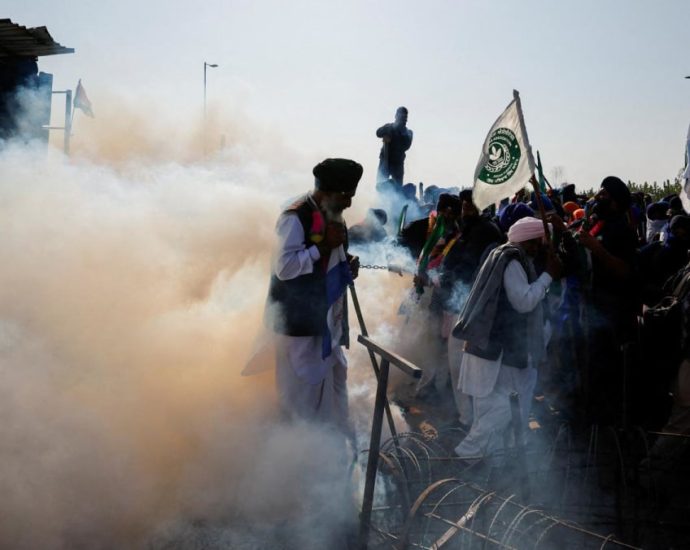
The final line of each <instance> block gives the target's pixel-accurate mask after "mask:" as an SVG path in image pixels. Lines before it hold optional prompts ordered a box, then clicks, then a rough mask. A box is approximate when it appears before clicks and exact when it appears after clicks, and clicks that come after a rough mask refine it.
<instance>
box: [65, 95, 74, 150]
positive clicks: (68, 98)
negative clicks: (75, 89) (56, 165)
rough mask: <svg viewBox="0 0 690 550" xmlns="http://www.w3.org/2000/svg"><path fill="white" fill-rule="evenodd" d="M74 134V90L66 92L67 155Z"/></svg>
mask: <svg viewBox="0 0 690 550" xmlns="http://www.w3.org/2000/svg"><path fill="white" fill-rule="evenodd" d="M71 136H72V90H67V91H66V92H65V140H64V150H65V155H67V156H69V145H70V143H69V142H70V138H71Z"/></svg>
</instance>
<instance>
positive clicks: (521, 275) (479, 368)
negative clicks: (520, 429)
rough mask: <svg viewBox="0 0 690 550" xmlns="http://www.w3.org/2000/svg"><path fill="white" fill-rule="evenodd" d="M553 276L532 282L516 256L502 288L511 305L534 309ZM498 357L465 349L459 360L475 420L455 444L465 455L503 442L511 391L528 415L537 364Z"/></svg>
mask: <svg viewBox="0 0 690 550" xmlns="http://www.w3.org/2000/svg"><path fill="white" fill-rule="evenodd" d="M551 281H552V279H551V276H550V275H549V274H548V273H542V274H541V275H540V276H539V277H538V278H537V280H536V281H534V282H533V283H532V284H530V283H529V282H528V279H527V273H525V270H524V268H523V267H522V265H520V262H518V261H517V260H512V261H510V262H509V263H508V265H507V266H506V270H505V272H504V273H503V288H504V289H505V291H506V296H507V298H508V301H509V302H510V305H511V306H512V307H513V308H514V309H515V311H517V312H518V313H529V312H531V311H533V310H534V308H536V307H537V306H539V304H540V303H541V301H542V300H543V299H544V297H545V296H546V291H547V290H548V288H549V285H550V284H551ZM501 359H502V358H501V357H499V358H498V359H497V360H495V361H491V360H488V359H482V358H481V357H477V356H476V355H472V354H470V353H466V352H465V353H463V354H462V360H461V363H460V373H459V379H458V390H459V391H460V392H462V393H464V394H468V395H470V396H472V398H473V399H472V409H473V421H472V428H471V429H470V433H469V434H468V435H467V437H466V438H465V439H463V440H462V442H461V443H460V445H458V446H457V447H456V448H455V453H456V454H457V455H459V456H464V457H481V456H485V455H487V454H490V453H492V452H494V451H495V450H497V449H498V448H499V447H500V446H501V445H502V442H503V432H504V431H505V429H506V428H507V427H508V425H509V424H510V419H511V416H510V400H509V395H510V394H511V393H512V392H517V393H518V394H519V397H520V410H521V415H522V420H523V424H524V422H525V421H526V420H527V418H528V415H529V409H530V405H531V401H532V393H533V391H534V386H535V384H536V381H537V371H536V368H534V367H535V366H536V365H532V364H531V358H528V364H529V366H528V367H527V368H525V369H518V368H515V367H512V366H510V365H505V364H502V361H501Z"/></svg>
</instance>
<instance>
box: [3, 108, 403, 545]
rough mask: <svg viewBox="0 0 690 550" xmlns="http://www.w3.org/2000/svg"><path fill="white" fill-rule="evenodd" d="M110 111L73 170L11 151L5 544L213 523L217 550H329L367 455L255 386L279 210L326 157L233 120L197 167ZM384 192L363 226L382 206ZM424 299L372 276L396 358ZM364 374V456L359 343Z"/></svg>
mask: <svg viewBox="0 0 690 550" xmlns="http://www.w3.org/2000/svg"><path fill="white" fill-rule="evenodd" d="M103 105H104V107H103V108H99V119H97V120H96V121H91V120H88V121H85V122H82V120H84V119H81V120H80V121H79V124H80V126H78V127H77V128H76V129H75V133H76V136H75V139H74V141H73V147H72V150H73V156H72V158H70V159H66V158H64V157H62V155H59V154H57V153H56V152H55V151H52V152H50V153H49V154H47V155H46V153H45V151H42V150H40V149H39V148H33V147H32V146H26V145H17V144H6V146H5V147H4V148H3V149H2V150H0V166H2V178H0V193H1V200H0V216H1V219H2V220H3V224H2V226H3V232H2V238H1V239H0V258H1V259H2V265H3V269H2V270H1V271H0V308H1V309H0V358H1V359H2V361H1V363H0V369H1V370H0V375H1V376H2V384H0V391H1V392H2V394H3V395H2V397H3V398H2V400H1V401H0V402H2V408H1V409H0V410H1V411H2V412H1V415H2V417H1V421H0V426H1V428H0V430H1V441H2V443H3V445H2V450H0V469H1V471H2V472H3V475H2V478H1V480H0V488H1V489H2V494H3V499H2V501H1V502H0V514H1V515H2V517H3V518H4V521H3V522H2V523H1V524H0V546H2V547H12V548H58V549H60V548H75V547H81V546H84V547H89V548H113V547H137V546H147V545H148V546H149V547H154V548H155V547H180V548H182V547H189V546H190V545H191V542H190V541H193V540H195V537H198V536H199V535H198V533H197V530H198V525H199V523H198V522H199V521H202V522H207V523H206V524H204V525H205V527H204V535H203V536H204V537H205V539H204V540H207V541H208V540H211V539H212V541H213V544H217V545H218V547H229V546H230V547H237V548H255V547H256V548H258V547H267V545H268V546H270V547H274V548H280V547H286V548H290V547H299V548H310V547H313V548H323V547H326V546H327V545H329V544H330V543H327V542H326V541H327V540H329V537H333V536H335V535H334V533H335V534H336V535H337V533H338V526H339V525H343V524H344V523H346V522H347V521H349V520H350V519H351V518H352V517H353V516H354V513H353V509H352V506H351V503H352V497H353V495H352V494H351V485H349V484H348V483H347V480H345V479H341V477H342V476H340V475H339V472H342V471H345V470H346V469H347V465H348V462H349V461H351V459H352V456H351V454H348V453H347V452H346V451H345V450H344V449H343V447H342V441H340V440H339V439H338V438H337V437H334V436H333V435H332V434H329V433H327V432H326V433H319V432H320V430H317V429H316V428H314V427H307V426H301V425H294V426H290V427H287V426H285V425H283V424H280V423H277V422H276V417H277V414H276V410H275V403H276V399H275V396H274V389H273V373H272V371H268V372H266V373H264V374H261V375H257V376H254V377H248V378H246V377H241V376H240V371H241V369H242V367H243V366H244V364H245V362H246V361H247V359H248V357H249V356H250V354H251V352H252V341H253V339H254V337H255V335H256V334H257V333H259V329H260V326H261V325H262V315H263V304H264V300H265V296H266V290H267V282H268V276H269V266H270V253H271V249H272V246H273V244H274V239H275V236H274V223H275V219H276V217H277V215H278V213H279V209H280V205H281V204H283V203H285V202H286V200H287V199H288V198H289V197H291V196H295V195H297V194H299V193H301V192H304V191H306V190H308V189H309V188H310V187H311V185H312V183H313V179H312V178H311V167H312V166H313V165H314V164H316V162H318V161H320V160H322V158H323V156H329V155H328V154H327V155H320V154H319V156H315V155H305V154H303V153H300V152H295V151H291V150H290V149H289V148H288V147H286V146H285V145H284V144H282V142H281V140H280V138H275V137H271V134H270V133H269V132H267V133H265V135H264V134H261V129H258V130H257V128H256V127H253V126H251V124H250V123H249V122H248V121H247V120H243V119H242V117H237V118H235V119H233V118H232V117H231V116H229V117H226V118H224V117H221V116H220V115H218V116H216V117H215V119H216V120H217V121H220V122H217V124H218V125H219V126H222V125H223V124H225V125H226V126H228V127H230V128H231V130H230V131H228V132H227V133H228V136H229V137H230V139H229V140H227V141H226V144H227V148H226V149H224V150H223V151H219V152H216V153H214V154H213V155H212V156H211V157H210V159H209V161H208V162H206V163H203V164H202V163H197V162H195V160H198V159H200V158H201V153H202V149H200V148H199V147H198V146H197V145H195V144H196V143H198V142H199V141H200V135H201V132H200V131H199V130H198V129H195V127H194V125H192V124H189V125H187V126H185V124H184V123H183V122H180V120H179V117H178V118H176V119H175V123H174V124H173V123H172V122H166V121H170V120H172V119H171V118H168V116H167V113H165V112H164V111H163V110H162V109H160V108H159V109H148V108H144V107H139V108H134V107H133V105H132V104H128V103H127V102H118V101H117V100H116V99H114V98H112V99H111V100H110V101H108V102H104V103H103ZM152 121H155V122H152ZM173 126H174V127H175V131H174V132H173V131H172V130H171V129H172V128H173ZM185 127H186V128H187V131H185ZM189 128H191V129H189ZM161 136H164V137H161ZM330 156H341V155H339V152H337V151H336V152H330ZM342 156H344V155H342ZM367 187H368V186H367V184H366V181H363V182H362V184H360V189H359V192H358V195H357V197H356V198H355V200H354V201H353V202H354V204H353V208H352V209H350V210H348V211H347V212H346V213H345V217H346V218H347V219H348V220H349V221H350V223H352V221H357V220H358V219H360V218H361V217H362V216H363V213H364V212H365V211H366V208H367V207H368V206H371V205H372V203H373V200H372V197H371V196H370V195H368V194H367V193H368V192H369V193H371V191H370V190H369V189H367ZM372 187H373V186H372ZM376 253H377V254H378V252H376ZM409 284H410V280H409V278H407V279H398V278H397V276H395V275H392V274H377V275H374V274H371V273H369V274H364V273H363V274H362V275H361V276H360V279H359V281H358V286H359V288H360V293H361V298H362V304H363V309H364V314H365V316H366V318H367V320H368V323H369V330H370V332H371V333H372V334H373V335H374V336H375V337H377V338H379V339H381V341H383V342H384V343H389V344H393V346H394V345H395V342H396V340H397V331H396V329H395V325H396V323H398V319H396V316H395V312H396V311H397V308H398V305H399V300H400V296H401V293H402V291H403V289H404V288H405V286H407V285H409ZM353 319H354V316H353ZM386 319H387V321H386ZM354 328H355V327H353V329H354ZM353 341H354V338H353ZM349 360H350V365H351V367H352V368H351V369H350V375H349V377H350V382H349V387H350V405H351V414H352V416H353V420H354V423H355V425H356V427H357V429H358V431H359V432H360V434H359V435H360V438H361V440H362V441H366V440H367V438H368V431H369V429H370V421H371V420H370V419H371V411H372V408H373V406H372V395H373V391H372V387H373V384H374V379H373V375H372V372H371V367H370V366H369V364H368V357H367V355H366V352H365V351H364V349H363V348H361V346H358V345H357V344H356V343H354V344H353V346H352V347H351V350H350V352H349ZM364 446H365V445H362V446H360V448H363V447H364ZM208 522H210V523H211V524H212V527H210V526H209V525H208ZM209 537H210V539H209ZM278 540H282V541H284V544H285V545H284V546H280V545H279V544H278V542H277V541H278ZM176 544H177V545H178V546H176ZM209 544H211V543H209Z"/></svg>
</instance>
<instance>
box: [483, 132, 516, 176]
mask: <svg viewBox="0 0 690 550" xmlns="http://www.w3.org/2000/svg"><path fill="white" fill-rule="evenodd" d="M521 156H522V153H521V151H520V143H519V141H518V139H517V138H516V137H515V134H514V133H513V131H512V130H510V129H509V128H497V129H496V130H494V132H493V133H492V134H491V136H490V137H489V154H488V155H487V156H486V164H485V165H484V167H483V168H482V169H481V170H480V172H479V175H478V176H477V177H478V178H479V179H480V180H482V181H483V182H484V183H488V184H489V185H498V184H501V183H504V182H506V181H508V180H509V179H510V178H511V177H512V176H513V174H515V171H516V170H517V168H518V166H519V164H520V157H521Z"/></svg>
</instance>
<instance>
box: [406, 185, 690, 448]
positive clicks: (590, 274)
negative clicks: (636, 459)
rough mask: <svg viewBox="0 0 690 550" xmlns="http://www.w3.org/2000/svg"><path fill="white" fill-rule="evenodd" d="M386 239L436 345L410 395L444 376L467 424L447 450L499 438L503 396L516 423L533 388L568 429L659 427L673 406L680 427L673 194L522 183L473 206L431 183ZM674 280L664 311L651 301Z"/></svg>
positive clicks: (683, 241)
mask: <svg viewBox="0 0 690 550" xmlns="http://www.w3.org/2000/svg"><path fill="white" fill-rule="evenodd" d="M427 198H428V197H427ZM408 199H409V197H408ZM415 206H416V207H419V208H420V209H422V210H424V208H427V209H428V208H429V204H428V202H427V201H426V200H425V199H424V198H422V199H421V200H418V204H417V205H415ZM396 241H397V242H398V243H399V244H400V245H401V246H404V247H406V248H407V249H408V250H409V251H410V253H411V254H412V255H413V256H414V257H415V258H416V259H417V261H416V273H415V275H414V282H413V285H414V287H415V289H416V292H417V293H418V294H421V293H423V292H425V291H429V292H431V300H430V305H429V306H428V307H429V313H430V316H429V319H430V322H429V328H430V331H431V332H430V333H429V334H428V336H427V338H429V339H436V340H437V344H438V345H437V346H436V349H438V350H441V351H439V352H438V353H437V354H435V356H434V357H430V358H429V361H428V364H426V365H423V367H424V368H425V376H424V378H423V379H422V382H421V383H420V385H419V387H418V392H417V393H418V397H420V398H422V399H440V398H442V396H443V395H444V392H443V391H442V389H443V387H444V386H445V385H446V384H448V381H449V380H450V384H451V387H452V389H453V395H454V397H455V402H456V405H457V408H458V414H459V421H460V423H461V424H463V425H465V426H466V427H467V429H468V431H469V434H468V436H467V437H466V438H465V439H463V441H461V442H460V443H459V445H458V446H457V447H456V454H458V455H459V456H462V457H464V458H467V459H468V460H473V459H477V458H481V457H485V456H487V455H488V454H491V453H493V452H494V451H496V450H497V447H500V446H502V444H503V441H504V439H503V437H504V435H505V433H506V430H507V428H508V426H509V423H510V420H511V412H510V408H509V399H508V396H509V395H510V393H512V392H516V393H517V394H518V395H519V399H520V405H521V412H522V418H523V420H524V421H525V422H526V420H527V418H528V415H529V410H530V406H531V404H532V400H533V398H534V397H537V398H538V399H544V395H546V396H547V399H548V400H549V402H550V404H551V406H552V408H556V409H558V410H559V412H560V414H561V417H562V418H564V419H566V420H568V421H570V422H571V423H573V424H574V425H580V426H583V427H584V426H590V425H593V424H598V425H612V426H618V427H625V426H629V425H633V424H634V425H642V426H645V427H646V428H648V429H654V430H659V429H660V428H661V427H662V426H663V424H664V421H665V420H666V419H667V418H669V413H670V409H671V407H672V405H673V412H672V413H671V420H670V422H671V424H672V425H670V426H667V427H666V429H668V430H671V429H672V431H673V433H678V432H681V433H687V432H689V431H690V424H688V422H687V420H688V418H687V417H688V409H687V405H688V404H689V403H688V401H687V399H683V395H684V393H685V394H687V393H688V388H683V387H679V386H678V385H677V384H676V385H675V387H674V382H677V380H678V375H679V372H680V377H681V379H684V377H685V376H686V375H685V374H684V372H685V369H686V368H687V367H686V366H685V363H684V362H683V359H684V355H683V353H684V352H687V349H686V348H687V341H686V340H687V338H686V332H685V331H684V327H685V325H686V324H687V319H684V318H683V316H682V314H681V312H682V304H683V301H682V298H683V296H678V294H679V292H678V290H677V288H678V286H679V283H680V282H682V275H683V274H684V270H685V269H687V265H688V260H689V258H688V252H689V251H690V217H689V216H688V215H687V214H686V212H685V211H684V210H683V205H682V201H681V199H680V198H679V197H678V196H677V195H673V196H669V197H665V198H663V199H661V200H659V201H652V200H651V197H649V196H644V195H643V194H641V193H631V191H630V189H629V187H628V185H626V184H625V183H624V182H623V181H622V180H621V179H619V178H617V177H607V178H605V179H604V180H603V181H602V182H601V186H600V188H599V189H598V191H597V192H596V193H595V194H594V195H593V196H585V195H577V194H576V192H575V186H574V185H572V184H570V185H565V186H563V187H562V188H560V189H549V190H548V191H547V192H546V193H535V192H534V191H532V192H528V191H527V190H523V191H520V192H519V193H518V194H517V195H515V196H514V197H512V198H511V199H510V200H506V201H504V202H503V203H502V204H501V205H500V206H499V207H498V208H497V209H493V208H490V209H487V210H486V211H485V212H480V211H479V210H478V209H477V207H476V206H475V205H474V203H473V201H472V192H471V190H464V191H460V192H459V193H455V192H447V190H443V191H442V192H440V194H439V195H438V198H437V199H436V204H435V205H434V206H433V207H432V208H431V211H430V212H429V214H428V215H427V216H422V217H421V218H420V219H418V220H415V221H413V222H411V223H408V224H407V225H406V226H405V227H404V228H403V229H402V231H401V232H400V233H399V235H398V236H397V237H396ZM674 289H676V296H675V297H673V298H674V299H673V300H672V301H671V303H672V306H673V307H676V308H677V310H678V312H679V313H677V314H673V313H670V314H669V312H668V309H669V308H668V307H666V306H663V305H662V306H661V307H660V306H659V305H658V304H659V303H660V302H662V301H663V300H664V299H666V300H669V297H670V296H672V295H673V294H674ZM665 297H666V298H665ZM675 298H680V299H675ZM662 304H663V302H662ZM672 311H673V310H672ZM686 317H687V316H686ZM679 366H680V367H679ZM669 392H671V393H672V394H673V396H674V398H675V402H672V401H671V399H670V398H669ZM679 419H683V420H684V421H685V424H683V423H682V422H680V423H679Z"/></svg>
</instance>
